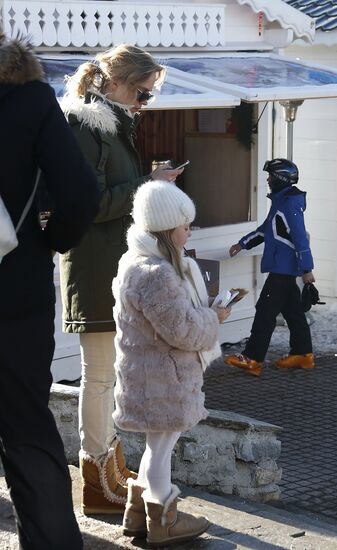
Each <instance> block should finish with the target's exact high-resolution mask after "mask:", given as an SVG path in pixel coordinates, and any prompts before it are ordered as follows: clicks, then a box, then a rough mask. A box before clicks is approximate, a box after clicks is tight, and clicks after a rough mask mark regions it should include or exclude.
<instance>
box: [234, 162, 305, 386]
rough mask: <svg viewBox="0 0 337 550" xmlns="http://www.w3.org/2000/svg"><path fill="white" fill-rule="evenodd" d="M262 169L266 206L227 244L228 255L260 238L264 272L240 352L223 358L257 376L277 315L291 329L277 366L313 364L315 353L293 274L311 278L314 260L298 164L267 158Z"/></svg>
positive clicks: (252, 244)
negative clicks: (258, 219)
mask: <svg viewBox="0 0 337 550" xmlns="http://www.w3.org/2000/svg"><path fill="white" fill-rule="evenodd" d="M263 170H265V171H266V172H268V174H269V175H268V180H267V181H268V185H269V187H270V190H271V193H270V194H269V195H268V197H269V198H270V199H271V203H272V204H271V208H270V211H269V214H268V216H267V218H266V219H265V221H264V222H263V224H262V225H260V226H259V227H258V228H257V229H256V231H252V232H251V233H249V234H248V235H246V236H244V237H242V239H240V241H239V242H238V243H237V244H234V245H233V246H231V248H230V250H229V253H230V256H231V257H233V256H235V255H236V254H238V252H240V250H242V249H243V248H244V249H246V250H250V249H251V248H253V247H254V246H257V245H259V244H260V243H262V242H264V252H263V256H262V260H261V272H262V273H269V275H268V277H267V279H266V282H265V284H264V286H263V288H262V291H261V294H260V297H259V299H258V301H257V304H256V313H255V317H254V321H253V326H252V329H251V334H250V337H249V339H248V341H247V343H246V346H245V349H244V351H243V352H242V354H239V355H229V356H227V357H226V358H225V362H226V363H229V364H230V365H233V366H235V367H239V368H242V369H245V370H246V371H247V372H248V373H249V374H252V375H255V376H259V375H260V374H261V369H262V364H263V361H264V358H265V355H266V353H267V350H268V347H269V343H270V339H271V336H272V334H273V332H274V329H275V326H276V317H277V315H278V314H279V313H282V315H283V317H284V318H285V320H286V322H287V325H288V328H289V331H290V352H289V355H288V356H287V357H285V358H283V359H279V360H278V361H277V362H276V365H277V366H278V367H280V368H292V367H299V368H305V369H308V368H313V367H314V366H315V365H314V356H313V353H312V343H311V334H310V328H309V325H308V323H307V320H306V317H305V314H304V312H303V307H302V304H301V293H300V289H299V287H298V286H297V284H296V277H298V276H302V279H303V282H304V283H313V282H314V281H315V278H314V275H313V273H312V269H313V265H314V264H313V259H312V255H311V251H310V247H309V241H308V237H307V233H306V230H305V225H304V216H303V212H304V211H305V208H306V200H305V196H306V193H305V192H303V191H300V190H299V189H298V188H297V187H294V185H295V184H296V183H297V181H298V169H297V166H296V165H295V164H294V163H293V162H291V161H289V160H287V159H281V158H277V159H273V160H270V161H267V162H266V163H265V165H264V167H263Z"/></svg>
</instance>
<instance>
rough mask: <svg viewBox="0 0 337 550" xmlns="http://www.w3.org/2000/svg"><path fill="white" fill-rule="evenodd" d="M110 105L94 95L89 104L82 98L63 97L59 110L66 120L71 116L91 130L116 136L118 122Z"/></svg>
mask: <svg viewBox="0 0 337 550" xmlns="http://www.w3.org/2000/svg"><path fill="white" fill-rule="evenodd" d="M112 105H113V104H111V103H110V102H107V101H103V100H100V98H98V97H97V96H94V95H93V96H92V97H91V99H90V101H89V102H86V101H85V100H84V98H83V97H73V96H71V95H65V96H64V97H63V99H62V100H61V108H62V110H63V112H64V114H65V116H66V118H67V119H69V117H70V116H71V115H73V116H75V117H76V118H77V120H78V121H79V122H80V123H81V124H84V125H85V126H88V127H89V128H90V129H91V130H96V129H97V130H100V131H101V132H103V133H109V134H112V135H116V134H117V131H118V124H119V120H118V117H117V115H116V114H115V113H114V112H113V109H112Z"/></svg>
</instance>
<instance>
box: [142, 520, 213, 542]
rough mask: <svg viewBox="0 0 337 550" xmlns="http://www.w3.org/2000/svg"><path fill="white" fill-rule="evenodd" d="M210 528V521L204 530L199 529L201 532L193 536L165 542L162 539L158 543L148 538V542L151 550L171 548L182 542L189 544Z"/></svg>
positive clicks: (171, 538) (173, 538) (175, 538)
mask: <svg viewBox="0 0 337 550" xmlns="http://www.w3.org/2000/svg"><path fill="white" fill-rule="evenodd" d="M209 526H210V522H209V521H208V522H207V525H206V526H205V527H203V528H202V529H199V531H198V532H196V533H193V535H191V534H190V535H185V536H184V537H170V538H169V539H165V540H163V539H161V540H158V541H157V542H155V541H153V540H149V539H148V538H147V539H146V542H147V545H148V546H149V548H160V547H162V546H171V545H172V544H180V543H181V542H188V541H190V540H193V539H195V538H196V537H199V536H200V535H202V534H203V533H204V532H205V531H207V529H208V528H209Z"/></svg>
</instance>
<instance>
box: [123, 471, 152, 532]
mask: <svg viewBox="0 0 337 550" xmlns="http://www.w3.org/2000/svg"><path fill="white" fill-rule="evenodd" d="M143 492H144V487H142V486H141V485H138V484H137V483H136V482H135V480H134V479H132V478H129V479H128V500H127V503H126V506H125V512H124V518H123V534H124V535H125V536H126V537H146V533H147V529H146V513H145V504H144V500H143V499H142V494H143Z"/></svg>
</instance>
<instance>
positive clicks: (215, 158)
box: [137, 104, 254, 228]
mask: <svg viewBox="0 0 337 550" xmlns="http://www.w3.org/2000/svg"><path fill="white" fill-rule="evenodd" d="M252 120H253V106H251V105H247V104H243V105H240V107H235V108H226V109H207V110H206V109H189V110H169V111H167V110H166V111H165V110H163V111H148V112H146V113H145V114H144V116H143V118H142V120H141V123H140V125H139V131H138V143H137V148H138V150H139V151H140V155H141V158H142V159H143V162H144V169H145V171H146V172H149V171H150V170H151V163H152V161H153V160H171V161H172V162H173V165H174V164H177V163H180V162H183V161H184V160H187V159H188V160H190V164H189V166H188V167H186V168H185V171H184V173H183V174H182V175H181V176H180V177H179V178H178V180H177V185H179V186H181V187H182V188H183V189H184V191H186V193H188V194H189V195H190V196H191V197H192V199H193V200H194V201H195V203H196V207H197V218H196V220H195V222H194V225H195V226H196V227H200V228H204V227H213V226H219V225H228V224H235V223H241V222H246V221H251V145H252V141H253V139H254V137H253V132H252V126H253V124H252Z"/></svg>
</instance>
